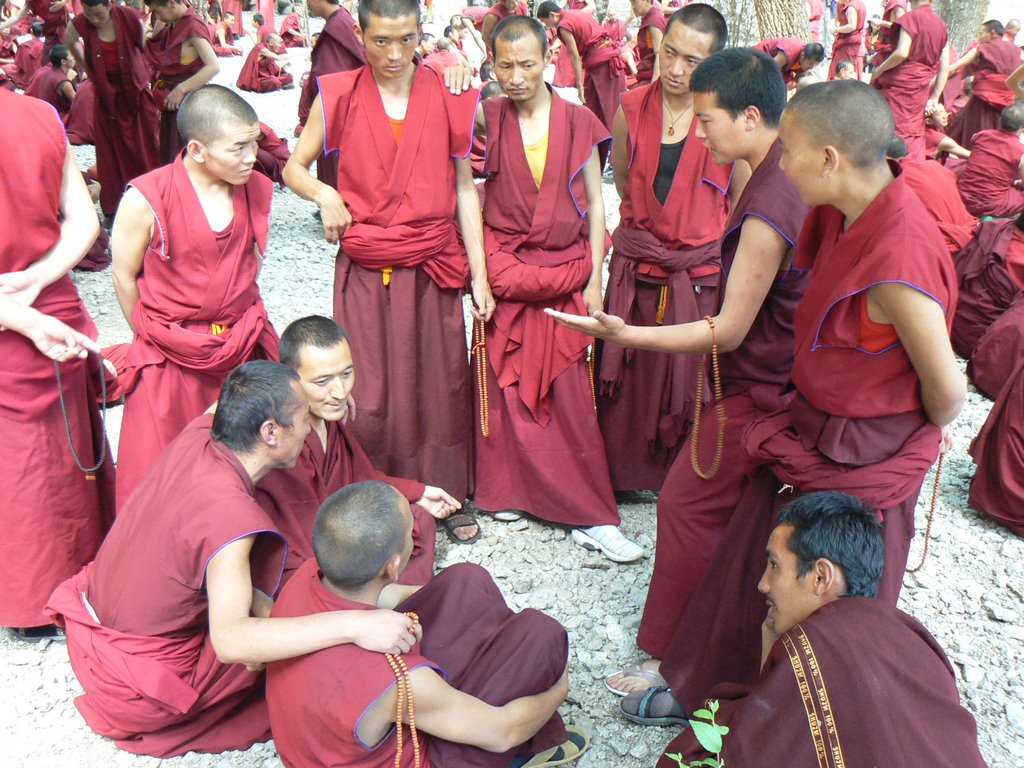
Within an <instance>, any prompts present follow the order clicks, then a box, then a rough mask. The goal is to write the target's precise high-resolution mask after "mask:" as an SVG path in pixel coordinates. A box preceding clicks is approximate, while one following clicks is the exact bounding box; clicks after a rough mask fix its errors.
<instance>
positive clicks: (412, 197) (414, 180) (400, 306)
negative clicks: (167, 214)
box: [284, 0, 494, 500]
mask: <svg viewBox="0 0 1024 768" xmlns="http://www.w3.org/2000/svg"><path fill="white" fill-rule="evenodd" d="M419 15H420V12H419V4H418V3H417V2H416V0H364V2H362V3H361V4H360V6H359V24H358V25H357V27H356V36H357V37H358V38H359V40H360V41H361V43H362V44H363V47H364V49H365V52H366V58H367V62H368V63H367V65H366V66H365V67H362V68H360V69H357V70H354V71H351V72H341V73H338V74H334V75H325V76H323V77H321V78H320V79H319V87H320V95H319V96H318V97H317V99H316V101H314V102H313V107H312V108H311V109H310V113H309V122H308V123H307V124H306V128H305V130H303V132H302V136H301V137H300V138H299V143H298V145H296V147H295V151H294V152H293V153H292V157H291V160H289V161H288V165H287V166H286V167H285V172H284V177H285V182H286V183H287V184H288V186H289V187H290V188H291V189H292V190H293V191H294V192H296V193H297V194H298V195H299V196H300V197H302V198H305V199H306V200H313V201H315V202H316V203H317V205H318V207H319V208H320V213H321V216H322V218H323V224H324V231H325V233H326V235H327V239H328V240H329V241H330V242H338V241H339V240H340V241H341V247H340V249H339V251H338V260H337V264H336V268H335V276H334V318H335V320H337V321H338V323H339V324H340V325H341V326H342V327H343V328H345V329H346V331H347V332H348V334H349V338H350V339H351V341H352V353H353V356H354V357H355V358H356V359H358V360H359V361H360V365H361V366H363V370H364V371H365V372H366V373H365V377H366V378H365V379H363V382H364V383H363V384H361V385H360V388H359V391H358V392H357V393H356V399H357V400H358V402H359V418H358V419H357V420H356V422H355V424H354V431H355V433H356V436H357V437H358V438H359V442H360V443H362V445H363V447H364V448H365V449H366V452H367V454H368V455H369V456H370V460H371V461H372V462H373V464H374V466H376V467H379V468H380V469H382V470H383V471H384V472H387V473H388V474H392V475H398V476H402V477H418V478H420V479H422V480H423V481H424V482H427V483H429V484H430V485H434V486H439V487H441V488H446V489H447V490H448V491H450V492H451V494H452V495H453V496H455V498H457V499H459V500H462V499H464V498H466V493H467V491H468V489H469V458H470V456H469V453H470V435H471V430H472V414H471V413H470V407H471V403H472V393H471V390H470V377H469V364H468V360H467V357H466V335H465V322H464V320H463V309H462V293H463V290H464V288H465V284H466V277H467V258H466V256H467V253H468V256H469V263H468V271H469V273H470V274H471V276H472V291H473V301H474V304H475V307H474V308H473V314H474V316H475V317H476V318H477V319H478V320H489V319H490V316H491V313H492V312H493V311H494V300H493V298H492V297H491V289H490V288H489V287H488V285H487V265H486V263H485V260H484V250H483V235H482V226H481V222H480V197H479V195H478V194H477V191H476V187H475V186H474V185H473V171H472V166H471V165H470V161H469V157H468V156H469V151H470V146H471V144H472V139H473V120H474V115H475V111H476V99H477V94H476V92H475V91H469V92H466V93H463V94H461V95H458V96H456V95H452V94H451V93H449V91H448V89H447V88H445V87H444V85H443V83H442V81H441V77H440V75H438V74H437V73H435V72H432V71H431V70H429V69H426V68H423V67H419V66H417V65H416V63H415V62H414V60H413V54H414V53H415V51H416V46H417V44H418V43H419V28H418V25H419ZM324 150H326V151H327V152H329V153H331V154H335V155H337V156H338V157H339V159H341V160H342V161H343V162H341V163H340V167H339V172H338V185H337V188H336V189H335V188H333V187H330V186H328V185H327V184H324V183H323V182H320V181H317V180H316V179H315V178H314V177H313V176H312V174H310V173H309V170H308V169H309V165H310V163H312V162H313V160H314V159H315V158H316V157H317V155H319V154H320V152H321V151H324ZM456 213H458V220H459V225H460V228H461V235H462V239H463V240H464V242H465V249H463V246H462V245H461V244H460V242H459V237H458V231H457V229H456V225H455V216H456Z"/></svg>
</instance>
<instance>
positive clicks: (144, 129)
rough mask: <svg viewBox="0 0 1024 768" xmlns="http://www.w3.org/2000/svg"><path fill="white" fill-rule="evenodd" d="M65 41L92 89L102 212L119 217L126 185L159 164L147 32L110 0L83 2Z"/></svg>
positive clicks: (132, 14) (124, 8) (126, 9)
mask: <svg viewBox="0 0 1024 768" xmlns="http://www.w3.org/2000/svg"><path fill="white" fill-rule="evenodd" d="M82 1H83V5H82V13H81V14H79V15H78V16H75V19H74V21H72V22H71V24H70V25H69V26H68V31H67V41H68V47H70V48H71V52H72V53H73V54H74V55H75V58H76V59H78V63H79V66H80V68H81V70H82V71H83V72H85V73H87V74H88V75H89V81H88V82H91V83H92V84H93V88H95V90H96V93H95V99H96V102H97V109H96V110H95V112H94V113H93V114H94V116H93V138H94V140H95V142H96V173H97V175H98V176H99V182H100V207H101V208H102V209H103V213H104V215H105V216H107V217H108V218H110V217H113V215H114V214H115V213H117V206H118V203H120V202H121V195H123V194H124V190H125V187H127V186H128V182H129V181H131V180H132V179H134V178H135V177H136V176H141V175H142V174H144V173H146V172H147V171H151V170H153V169H154V168H156V167H157V165H159V159H158V156H159V143H158V138H157V137H158V134H159V130H160V129H159V121H160V118H159V113H158V112H157V108H156V103H155V102H154V101H153V94H152V92H151V91H150V88H149V64H148V63H147V61H146V43H145V35H146V30H145V27H144V26H143V24H142V20H141V19H140V18H139V16H138V14H137V13H136V12H135V11H134V10H133V9H132V8H129V7H127V6H123V5H117V4H114V5H111V4H110V0H82Z"/></svg>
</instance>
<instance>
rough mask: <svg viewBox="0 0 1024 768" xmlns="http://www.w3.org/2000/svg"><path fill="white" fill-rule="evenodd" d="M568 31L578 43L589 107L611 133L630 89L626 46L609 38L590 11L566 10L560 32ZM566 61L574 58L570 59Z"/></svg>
mask: <svg viewBox="0 0 1024 768" xmlns="http://www.w3.org/2000/svg"><path fill="white" fill-rule="evenodd" d="M563 29H564V30H568V32H569V34H571V35H572V36H573V39H574V40H575V41H576V50H577V51H579V54H580V59H581V63H582V65H583V93H584V96H585V97H586V101H587V108H588V109H589V110H590V111H591V112H593V113H594V114H595V115H596V116H597V119H598V120H600V121H601V122H602V123H604V125H605V127H606V128H607V129H608V130H609V131H611V129H612V122H613V121H614V120H615V113H616V112H618V110H619V103H620V102H621V100H622V94H623V93H624V92H625V90H626V76H625V74H624V70H625V66H626V65H625V63H624V62H623V61H622V57H621V56H620V54H621V52H622V46H621V45H620V44H619V43H616V42H613V41H612V40H611V38H609V37H608V33H607V32H605V31H604V29H603V28H602V27H601V25H600V24H598V23H597V20H596V19H595V18H594V17H593V16H591V15H590V14H589V13H587V12H586V11H574V10H570V9H568V8H566V9H563V10H562V15H561V17H560V18H559V20H558V30H559V32H561V30H563ZM566 58H567V59H568V58H570V57H569V56H566Z"/></svg>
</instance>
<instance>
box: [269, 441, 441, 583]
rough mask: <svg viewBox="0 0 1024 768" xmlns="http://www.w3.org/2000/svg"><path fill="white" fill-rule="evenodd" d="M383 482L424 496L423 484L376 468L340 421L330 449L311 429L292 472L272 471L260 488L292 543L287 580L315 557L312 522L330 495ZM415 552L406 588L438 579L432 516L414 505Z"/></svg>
mask: <svg viewBox="0 0 1024 768" xmlns="http://www.w3.org/2000/svg"><path fill="white" fill-rule="evenodd" d="M363 480H381V481H383V482H385V483H388V484H390V485H393V486H394V487H395V488H397V489H398V491H399V492H400V493H401V494H402V495H403V496H405V497H406V498H407V499H409V501H410V502H414V501H418V500H419V499H421V498H423V490H424V485H423V483H419V482H416V481H415V480H406V479H405V478H401V477H390V476H388V475H385V474H384V473H383V472H379V471H377V470H376V469H374V468H373V465H372V464H371V463H370V459H369V458H368V457H367V455H366V452H365V451H363V449H362V447H360V445H359V443H358V442H357V441H356V439H355V438H354V437H353V436H352V435H351V434H350V432H349V430H348V427H346V426H345V425H344V424H342V423H340V422H327V450H324V447H323V444H322V443H321V442H320V437H319V436H318V435H317V434H316V432H315V431H313V430H310V432H309V434H308V435H307V436H306V444H305V446H303V448H302V453H300V454H299V458H298V460H297V461H296V463H295V466H294V467H293V468H292V469H274V470H271V471H270V472H268V473H267V475H266V476H264V477H263V478H262V479H261V480H260V482H259V485H257V486H256V501H257V502H259V505H260V506H261V507H263V509H264V511H265V512H266V513H267V515H268V516H269V517H270V519H271V520H272V521H273V523H274V528H275V529H276V530H279V531H281V533H283V534H284V537H285V538H286V539H287V540H288V559H287V560H286V561H285V564H284V578H285V580H287V579H290V578H291V576H292V574H294V573H295V571H296V570H297V569H298V568H299V566H301V565H302V564H303V563H304V562H306V561H307V560H310V559H312V558H313V523H314V521H315V520H316V513H317V510H319V509H320V505H321V504H322V503H323V502H324V499H326V498H327V497H328V496H330V495H331V494H332V493H334V492H335V491H337V490H338V489H339V488H343V487H344V486H346V485H351V484H352V483H360V482H362V481H363ZM412 511H413V542H414V546H413V552H412V558H411V559H410V560H409V564H408V565H407V566H406V568H405V570H404V571H403V572H402V578H401V579H400V582H401V583H402V584H426V583H427V582H428V581H430V578H431V577H432V576H433V575H434V543H435V542H434V532H435V524H434V518H433V517H431V516H430V514H429V513H428V512H427V510H425V509H423V507H420V506H413V508H412Z"/></svg>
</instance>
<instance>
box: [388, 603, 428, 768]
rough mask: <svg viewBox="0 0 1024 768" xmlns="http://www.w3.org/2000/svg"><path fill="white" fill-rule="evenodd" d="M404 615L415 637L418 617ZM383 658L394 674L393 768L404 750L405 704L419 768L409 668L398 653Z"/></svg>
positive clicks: (415, 761) (414, 753)
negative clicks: (394, 748)
mask: <svg viewBox="0 0 1024 768" xmlns="http://www.w3.org/2000/svg"><path fill="white" fill-rule="evenodd" d="M405 615H406V616H408V617H409V618H410V619H412V625H411V626H410V627H409V631H410V632H411V633H412V634H413V636H415V635H416V632H417V631H418V630H419V628H420V617H419V616H417V615H416V614H415V613H413V612H412V611H407V612H406V614H405ZM384 658H386V659H387V660H388V664H390V665H391V671H392V672H394V673H395V693H396V704H395V728H396V734H395V740H396V744H397V747H396V751H395V768H401V765H402V752H403V751H404V748H405V745H404V743H403V738H404V735H405V733H404V732H405V729H404V728H402V723H403V722H404V721H405V717H404V716H405V712H406V702H408V712H409V732H410V735H411V736H412V761H413V766H414V768H420V740H419V736H418V734H417V731H416V706H415V704H414V703H413V698H412V680H411V679H410V678H409V667H408V665H407V664H406V663H405V659H403V658H402V654H400V653H385V654H384Z"/></svg>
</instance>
